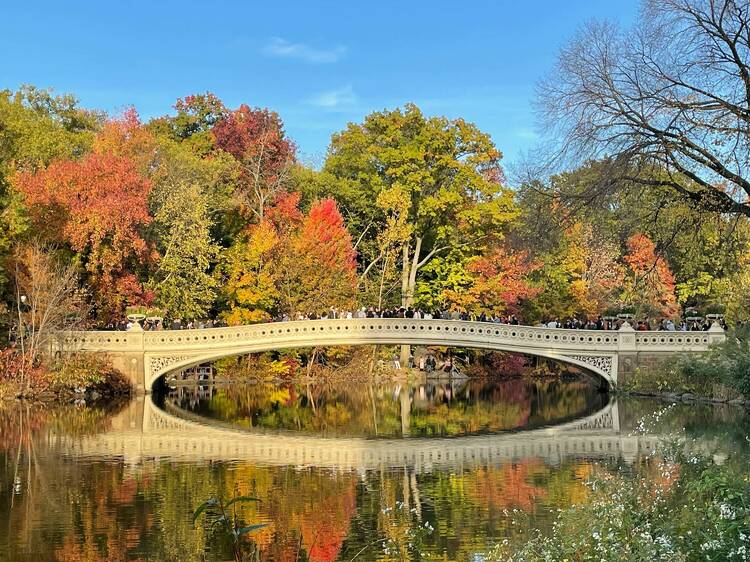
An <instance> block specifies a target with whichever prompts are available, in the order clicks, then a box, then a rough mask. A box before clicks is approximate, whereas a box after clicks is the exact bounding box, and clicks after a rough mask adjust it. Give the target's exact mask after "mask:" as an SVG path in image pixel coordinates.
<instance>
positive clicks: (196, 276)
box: [150, 144, 219, 319]
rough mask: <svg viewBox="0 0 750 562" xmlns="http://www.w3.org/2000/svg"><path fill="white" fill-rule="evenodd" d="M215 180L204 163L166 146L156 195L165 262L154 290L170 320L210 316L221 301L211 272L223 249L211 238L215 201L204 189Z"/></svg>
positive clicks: (154, 277) (156, 233)
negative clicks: (210, 180) (214, 305)
mask: <svg viewBox="0 0 750 562" xmlns="http://www.w3.org/2000/svg"><path fill="white" fill-rule="evenodd" d="M210 176H211V173H210V170H208V171H207V170H205V169H204V168H203V166H202V161H201V160H199V159H197V158H195V157H193V156H192V155H190V154H189V153H186V152H185V151H181V150H179V148H178V147H176V146H174V145H171V144H165V145H164V152H163V163H162V168H161V170H160V172H159V176H158V179H157V183H156V185H155V187H154V190H153V192H152V194H151V207H152V212H153V214H154V226H153V232H154V236H155V238H156V240H157V248H158V250H159V252H160V253H161V259H160V260H159V264H158V266H157V269H156V271H155V272H154V273H153V275H152V278H151V281H150V285H151V288H152V289H153V290H155V292H156V304H157V305H158V306H160V307H162V308H164V309H165V310H166V311H167V314H168V316H169V317H171V318H186V319H196V318H203V317H206V316H207V315H208V311H209V309H210V307H211V306H212V305H213V302H214V300H215V299H216V292H217V283H216V280H215V278H214V277H213V275H212V274H211V268H212V265H213V263H214V262H215V261H216V260H217V258H218V254H219V247H218V246H217V245H216V243H215V242H214V241H213V240H212V238H211V220H210V217H209V200H210V199H209V195H208V194H207V193H206V191H205V188H204V187H203V186H204V185H206V183H208V182H207V181H206V180H207V179H209V178H210ZM209 185H210V183H209Z"/></svg>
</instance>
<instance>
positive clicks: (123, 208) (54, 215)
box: [14, 153, 152, 315]
mask: <svg viewBox="0 0 750 562" xmlns="http://www.w3.org/2000/svg"><path fill="white" fill-rule="evenodd" d="M14 184H15V186H16V187H17V189H18V190H19V191H20V192H21V193H23V195H24V197H25V199H26V203H27V204H28V206H29V213H30V215H31V217H32V220H33V222H34V223H35V225H36V227H37V229H38V231H39V232H41V233H42V234H43V235H44V236H45V237H46V238H47V239H49V240H51V241H53V242H62V243H67V244H69V245H70V247H71V248H72V249H73V250H75V251H76V252H78V253H79V254H81V255H83V256H86V264H85V265H86V269H87V271H88V272H89V273H90V275H91V277H92V279H91V284H92V285H93V286H94V288H95V290H96V291H97V293H98V295H97V296H98V298H99V303H100V304H101V305H102V307H103V309H104V310H105V311H106V313H107V314H110V315H116V314H118V313H119V312H121V310H120V307H121V305H122V303H123V302H124V301H133V300H135V299H138V298H140V296H141V292H142V288H141V286H140V283H139V282H138V281H137V279H136V278H135V276H134V275H133V274H132V273H131V271H130V269H131V268H132V267H133V266H134V265H135V264H137V263H138V262H139V261H145V260H149V259H150V258H151V257H152V255H151V252H150V249H149V246H148V244H147V243H146V241H145V240H144V239H143V237H142V236H141V233H140V231H141V229H142V228H143V227H144V226H146V225H148V224H149V223H150V222H151V217H150V215H149V212H148V203H147V200H148V194H149V192H150V190H151V183H150V182H149V181H148V180H147V179H145V178H143V177H142V176H141V175H140V174H139V173H138V170H137V169H136V166H135V164H134V163H133V162H132V160H130V159H129V158H127V157H124V156H116V155H111V154H97V153H93V154H89V155H88V156H86V157H84V158H83V159H82V160H77V161H69V160H64V161H56V162H53V163H52V164H50V165H49V167H47V168H46V169H43V170H39V171H38V172H35V173H19V174H17V175H16V176H15V177H14Z"/></svg>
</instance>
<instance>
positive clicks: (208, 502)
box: [193, 498, 219, 525]
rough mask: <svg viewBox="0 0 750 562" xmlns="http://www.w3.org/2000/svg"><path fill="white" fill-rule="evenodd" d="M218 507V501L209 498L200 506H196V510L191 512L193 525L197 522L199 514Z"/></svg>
mask: <svg viewBox="0 0 750 562" xmlns="http://www.w3.org/2000/svg"><path fill="white" fill-rule="evenodd" d="M217 505H219V500H217V499H216V498H211V499H210V500H206V501H204V502H203V503H202V504H200V505H199V506H198V509H196V510H195V512H193V525H195V522H196V521H198V517H200V516H201V513H203V512H204V511H206V509H208V508H209V507H216V506H217Z"/></svg>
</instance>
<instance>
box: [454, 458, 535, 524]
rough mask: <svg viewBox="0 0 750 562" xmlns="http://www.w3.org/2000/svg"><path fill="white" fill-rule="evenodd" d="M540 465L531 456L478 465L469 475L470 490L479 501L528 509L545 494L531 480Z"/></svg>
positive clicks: (509, 507)
mask: <svg viewBox="0 0 750 562" xmlns="http://www.w3.org/2000/svg"><path fill="white" fill-rule="evenodd" d="M541 468H543V465H542V463H541V462H539V461H538V460H533V459H527V460H524V461H521V462H518V463H513V464H510V463H509V464H505V465H503V466H502V467H500V468H494V467H485V468H480V469H478V470H477V471H476V473H475V474H473V475H471V476H470V477H469V478H470V483H469V488H468V490H469V494H471V495H472V496H473V497H474V499H475V500H476V501H478V502H479V503H480V505H487V506H489V507H491V508H495V509H520V510H522V511H525V512H527V513H530V512H532V511H533V509H534V506H535V505H536V503H537V502H538V501H539V500H542V499H544V498H546V497H547V490H545V489H544V488H540V487H539V486H535V485H534V484H532V483H531V482H530V480H531V478H532V476H533V474H534V472H535V471H538V470H539V469H541Z"/></svg>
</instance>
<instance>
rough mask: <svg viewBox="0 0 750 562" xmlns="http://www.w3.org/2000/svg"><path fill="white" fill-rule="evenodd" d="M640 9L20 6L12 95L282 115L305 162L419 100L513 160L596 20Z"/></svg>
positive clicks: (2, 46)
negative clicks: (559, 59) (183, 100)
mask: <svg viewBox="0 0 750 562" xmlns="http://www.w3.org/2000/svg"><path fill="white" fill-rule="evenodd" d="M637 9H638V6H637V2H636V1H635V0H598V1H595V0H565V1H562V0H557V1H553V0H536V1H535V2H529V3H525V2H521V1H511V0H497V1H489V0H487V1H464V2H460V1H453V2H447V1H442V0H432V1H412V2H409V1H407V0H401V1H391V0H380V1H378V2H358V1H356V0H349V1H320V0H315V1H307V2H303V1H294V2H292V1H285V0H278V1H276V2H253V1H251V0H246V1H244V2H241V1H234V2H227V1H215V2H189V1H181V2H174V1H157V0H151V1H149V2H147V1H127V0H121V1H120V2H107V1H104V2H101V1H99V2H77V1H75V0H71V1H69V2H59V1H55V2H46V1H36V2H8V3H7V4H6V5H5V6H3V8H2V10H1V11H0V52H1V53H3V55H2V56H0V88H10V89H15V88H17V87H18V86H19V85H20V84H24V83H26V84H33V85H35V86H38V87H50V88H53V89H54V90H56V91H57V92H60V93H62V92H72V93H74V94H75V95H77V96H78V97H79V98H80V100H81V102H82V104H83V105H85V106H89V107H97V108H100V109H104V110H107V111H109V112H111V113H118V112H120V111H121V110H122V109H124V108H125V107H127V106H129V105H134V106H135V107H136V109H137V110H138V111H139V113H140V114H141V115H142V116H143V117H144V118H148V117H153V116H158V115H163V114H166V113H169V112H170V111H171V110H172V105H173V104H174V101H175V99H177V98H178V97H182V96H185V95H188V94H191V93H198V92H204V91H212V92H214V93H215V94H216V95H218V96H219V97H220V98H222V99H223V100H224V102H225V103H226V104H227V105H229V106H230V107H236V106H237V105H239V104H240V103H248V104H249V105H252V106H266V107H270V108H271V109H274V110H276V111H278V112H279V114H280V115H281V117H282V118H283V120H284V122H285V124H286V128H287V131H288V132H289V134H290V136H291V137H292V138H293V139H294V140H295V141H296V142H297V144H298V146H299V148H300V151H301V153H302V156H303V158H306V159H308V160H309V161H311V162H312V163H316V162H317V163H319V162H320V160H322V158H323V156H324V154H325V150H326V147H327V145H328V142H329V139H330V136H331V133H333V132H335V131H337V130H340V129H342V128H343V127H345V126H346V123H347V122H349V121H360V120H361V119H362V118H363V117H364V116H365V115H367V114H368V113H369V112H371V111H376V110H381V109H384V108H393V107H397V106H400V105H403V104H404V103H407V102H414V103H416V104H417V105H419V106H420V107H421V108H422V109H423V110H424V111H425V112H426V113H428V114H441V115H447V116H449V117H464V118H466V119H468V120H470V121H473V122H475V123H476V124H477V125H478V126H479V127H480V128H481V129H482V130H484V131H486V132H488V133H490V134H491V135H492V137H493V138H494V140H495V142H496V144H497V145H498V147H499V148H500V150H502V151H503V152H504V153H505V155H506V163H508V162H512V161H513V159H514V158H516V157H518V155H519V154H520V153H521V152H522V151H524V150H526V149H528V148H530V147H532V146H533V144H534V142H535V138H536V133H537V131H536V127H535V118H534V114H533V109H532V105H531V102H532V100H533V96H534V86H535V84H536V82H537V81H538V80H539V79H540V78H541V77H543V76H544V74H545V72H547V71H548V70H549V69H550V68H551V67H552V65H553V63H554V60H555V56H556V53H557V51H558V49H559V48H560V46H562V45H563V44H565V42H566V41H567V39H568V38H570V36H571V35H572V34H573V33H574V32H575V30H576V28H577V27H578V26H579V25H581V24H582V23H583V22H585V21H586V20H588V19H592V18H598V19H602V18H605V19H609V20H615V21H620V22H622V23H624V24H628V23H630V22H632V21H633V19H634V17H635V16H636V14H637Z"/></svg>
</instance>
